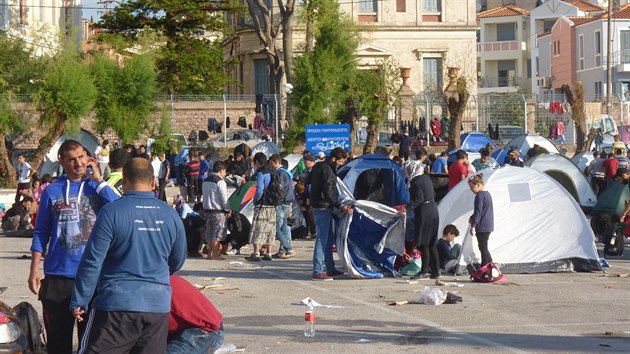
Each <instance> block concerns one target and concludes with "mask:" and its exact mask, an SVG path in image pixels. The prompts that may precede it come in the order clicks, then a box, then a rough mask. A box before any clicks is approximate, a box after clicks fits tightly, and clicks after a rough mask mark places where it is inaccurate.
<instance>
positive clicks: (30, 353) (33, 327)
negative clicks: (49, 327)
mask: <svg viewBox="0 0 630 354" xmlns="http://www.w3.org/2000/svg"><path fill="white" fill-rule="evenodd" d="M13 310H15V313H16V315H17V318H18V321H19V324H20V330H21V331H22V335H23V336H24V338H25V342H26V343H25V344H26V347H25V348H24V351H23V353H25V354H39V353H46V349H45V348H46V336H45V334H44V326H42V323H41V322H40V320H39V314H38V313H37V310H35V308H34V307H33V305H31V304H30V303H28V302H20V303H19V304H17V305H15V307H14V308H13Z"/></svg>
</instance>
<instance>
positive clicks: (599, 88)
mask: <svg viewBox="0 0 630 354" xmlns="http://www.w3.org/2000/svg"><path fill="white" fill-rule="evenodd" d="M603 95H604V85H602V82H601V81H597V82H595V96H596V98H601V97H602V96H603Z"/></svg>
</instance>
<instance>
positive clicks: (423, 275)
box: [411, 273, 431, 280]
mask: <svg viewBox="0 0 630 354" xmlns="http://www.w3.org/2000/svg"><path fill="white" fill-rule="evenodd" d="M430 276H431V275H430V274H429V273H418V274H416V275H415V276H413V277H411V279H414V280H415V279H428V278H429V277H430Z"/></svg>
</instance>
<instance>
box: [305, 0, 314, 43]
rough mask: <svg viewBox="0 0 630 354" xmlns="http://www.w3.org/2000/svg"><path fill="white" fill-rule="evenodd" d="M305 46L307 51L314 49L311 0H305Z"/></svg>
mask: <svg viewBox="0 0 630 354" xmlns="http://www.w3.org/2000/svg"><path fill="white" fill-rule="evenodd" d="M306 1H308V2H307V3H306V21H305V22H306V23H305V26H306V30H305V31H306V39H305V41H306V48H305V51H306V52H307V53H312V52H313V49H315V36H314V34H313V0H306Z"/></svg>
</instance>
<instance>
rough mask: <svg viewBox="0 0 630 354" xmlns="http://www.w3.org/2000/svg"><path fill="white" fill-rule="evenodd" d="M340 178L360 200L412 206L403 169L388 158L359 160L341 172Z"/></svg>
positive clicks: (352, 162) (370, 157) (355, 160)
mask: <svg viewBox="0 0 630 354" xmlns="http://www.w3.org/2000/svg"><path fill="white" fill-rule="evenodd" d="M337 176H339V178H341V179H342V181H343V183H344V184H345V185H346V186H347V187H348V190H350V191H352V194H353V196H354V198H356V199H362V200H370V201H373V202H378V203H381V204H385V205H387V206H396V205H403V204H404V205H406V204H409V191H408V190H407V186H406V184H405V175H404V174H403V172H402V169H401V168H400V165H398V164H397V163H396V162H394V161H393V160H392V159H390V158H389V157H387V156H383V155H362V156H359V157H357V158H355V159H354V160H352V161H350V162H348V163H347V164H345V165H343V166H342V167H341V168H339V170H338V171H337Z"/></svg>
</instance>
